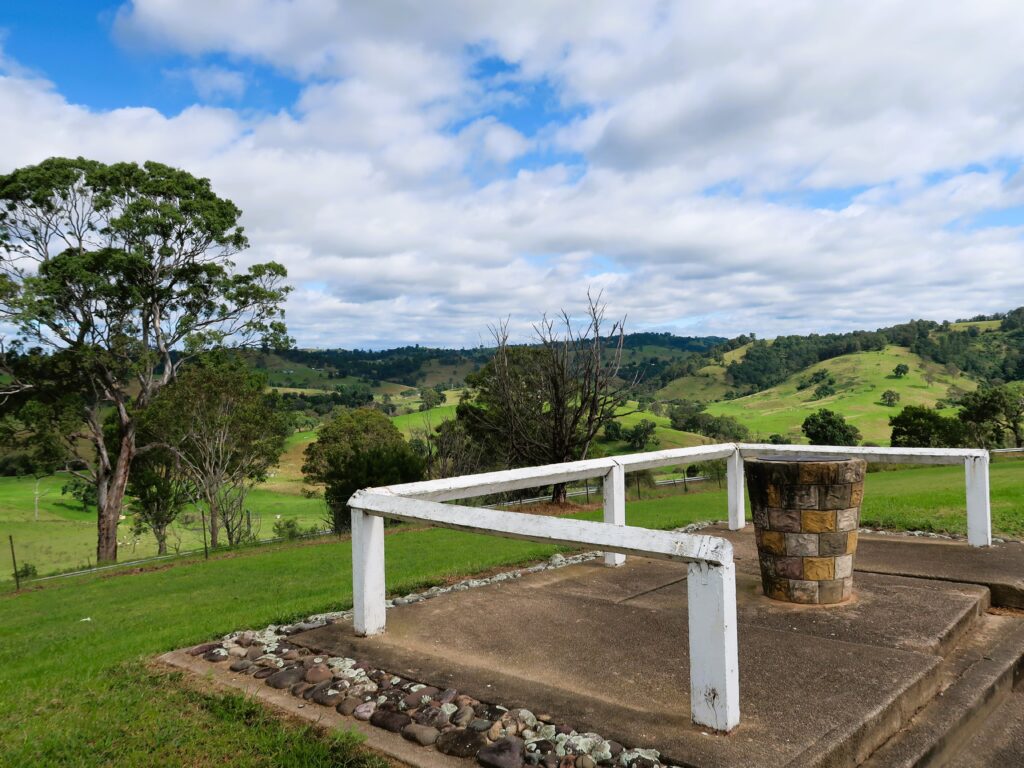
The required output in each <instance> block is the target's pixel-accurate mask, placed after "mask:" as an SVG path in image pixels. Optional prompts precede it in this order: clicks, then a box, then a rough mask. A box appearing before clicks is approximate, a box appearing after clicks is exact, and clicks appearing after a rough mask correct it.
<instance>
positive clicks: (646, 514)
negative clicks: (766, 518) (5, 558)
mask: <svg viewBox="0 0 1024 768" xmlns="http://www.w3.org/2000/svg"><path fill="white" fill-rule="evenodd" d="M696 496H697V494H694V498H696ZM702 509H703V507H702V506H700V505H692V506H690V507H686V508H683V507H680V506H675V507H674V508H670V507H666V506H665V505H655V504H654V503H647V502H644V503H637V504H633V505H630V510H629V513H630V517H631V521H632V522H633V523H635V524H647V525H651V526H656V527H661V528H664V527H672V526H675V525H681V524H684V523H686V522H689V521H690V520H691V519H693V516H694V515H696V514H701V510H702ZM598 514H599V512H597V511H592V512H586V513H583V515H584V516H587V517H591V518H593V517H595V516H597V515H598ZM554 551H555V548H554V547H551V546H547V545H538V544H533V543H529V542H521V541H512V540H509V539H495V538H491V537H484V536H479V535H473V534H467V533H460V532H456V531H445V530H439V529H431V530H423V529H419V530H417V529H408V528H406V529H398V530H395V531H393V532H391V533H390V534H389V536H388V538H387V583H388V587H389V589H390V590H393V591H395V592H399V593H402V592H407V591H409V590H412V589H415V588H419V587H424V586H426V585H429V584H435V583H441V582H443V581H445V580H449V579H454V578H458V577H462V576H466V575H469V574H472V573H475V572H479V571H481V570H484V569H487V568H492V567H495V566H509V565H512V564H515V563H520V562H525V561H529V560H534V559H537V558H542V557H547V556H549V555H550V554H552V553H553V552H554ZM350 554H351V549H350V547H349V545H348V543H347V542H338V541H337V540H333V539H332V540H331V541H330V542H321V543H316V544H306V545H300V546H294V545H293V546H284V545H280V546H272V547H263V548H260V549H257V550H243V551H239V552H237V553H231V554H224V555H219V556H215V557H214V558H213V559H211V560H210V561H209V562H203V561H190V562H177V563H175V564H174V565H172V566H170V567H165V568H160V569H151V570H146V571H143V572H141V573H136V574H132V575H118V576H107V577H96V576H90V577H75V578H73V579H71V580H67V581H63V582H59V583H53V584H50V585H48V586H46V587H45V588H35V589H32V590H30V591H27V592H24V593H21V594H18V595H11V594H6V595H0V600H2V601H3V603H2V605H3V616H4V634H5V636H7V637H12V638H18V642H17V643H13V642H5V643H3V644H0V690H3V692H4V696H3V697H2V699H0V765H4V766H40V765H69V766H72V765H73V766H122V765H147V766H151V765H152V766H157V765H194V766H213V765H233V766H300V765H301V766H328V765H330V766H346V765H351V766H352V768H359V764H358V763H355V764H353V763H351V762H350V761H352V760H357V759H359V757H358V755H357V754H356V753H354V752H353V750H352V748H351V743H350V742H348V741H340V742H331V741H324V740H321V739H317V738H314V737H312V736H311V735H310V734H309V733H308V732H306V731H305V730H302V729H298V728H295V727H293V726H290V725H288V724H281V723H278V722H276V721H274V720H271V719H270V718H268V717H266V716H265V715H264V714H263V712H262V711H261V710H260V709H259V708H258V707H257V706H255V705H250V704H247V703H246V702H244V701H243V700H241V699H239V698H237V697H223V696H213V695H203V694H199V693H195V692H193V691H191V690H189V689H187V688H184V687H183V686H182V685H180V682H179V677H178V676H177V675H166V674H161V675H154V674H152V673H148V672H147V671H146V670H145V669H144V668H143V663H144V659H145V657H147V656H151V655H153V654H156V653H160V652H162V651H166V650H170V649H173V648H178V647H182V646H187V645H190V644H193V643H196V642H199V641H201V640H204V639H207V638H212V637H215V636H218V635H221V634H223V633H226V632H228V631H231V630H233V629H237V628H240V627H262V626H265V625H266V624H268V623H271V622H282V621H287V620H291V619H294V618H297V617H301V616H306V615H309V614H311V613H314V612H318V611H323V610H336V609H342V608H347V607H349V606H350V605H351V601H352V594H351V560H350ZM84 619H88V620H87V621H83V620H84ZM375 765H378V764H375Z"/></svg>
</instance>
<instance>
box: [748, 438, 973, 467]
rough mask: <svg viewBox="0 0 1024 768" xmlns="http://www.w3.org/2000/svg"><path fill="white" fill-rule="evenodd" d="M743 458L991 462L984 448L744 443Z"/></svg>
mask: <svg viewBox="0 0 1024 768" xmlns="http://www.w3.org/2000/svg"><path fill="white" fill-rule="evenodd" d="M737 447H738V448H739V451H740V455H742V456H744V457H747V456H766V455H775V456H793V457H795V458H801V457H806V458H815V457H818V458H823V459H827V458H849V457H851V456H854V457H857V458H861V459H864V460H865V461H870V462H873V463H875V464H963V463H964V461H965V460H967V459H980V458H987V457H988V451H986V450H984V449H980V448H878V447H867V446H859V445H854V446H841V445H772V444H770V443H740V444H739V445H738V446H737Z"/></svg>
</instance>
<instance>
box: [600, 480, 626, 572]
mask: <svg viewBox="0 0 1024 768" xmlns="http://www.w3.org/2000/svg"><path fill="white" fill-rule="evenodd" d="M604 522H606V523H608V524H609V525H625V524H626V472H625V470H623V468H622V465H621V464H614V465H613V466H612V468H611V469H610V470H608V474H607V475H605V476H604ZM625 562H626V556H625V555H622V554H619V553H618V552H605V553H604V564H605V565H609V566H613V567H614V566H618V565H622V564H623V563H625Z"/></svg>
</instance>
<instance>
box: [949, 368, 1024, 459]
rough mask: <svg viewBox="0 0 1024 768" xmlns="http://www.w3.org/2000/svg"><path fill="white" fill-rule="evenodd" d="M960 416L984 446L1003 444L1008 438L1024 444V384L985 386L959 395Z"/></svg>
mask: <svg viewBox="0 0 1024 768" xmlns="http://www.w3.org/2000/svg"><path fill="white" fill-rule="evenodd" d="M959 405H960V419H961V420H962V421H963V422H964V423H965V424H967V425H968V428H969V430H970V433H971V437H972V439H973V440H974V441H975V444H976V445H979V446H982V447H1000V446H1002V445H1003V443H1004V441H1005V440H1006V439H1007V438H1009V440H1010V441H1011V444H1012V446H1013V447H1015V448H1020V447H1024V384H1021V383H1014V384H1005V385H1003V386H998V387H982V388H980V389H977V390H975V391H974V392H967V393H965V394H964V395H962V396H961V397H960V399H959Z"/></svg>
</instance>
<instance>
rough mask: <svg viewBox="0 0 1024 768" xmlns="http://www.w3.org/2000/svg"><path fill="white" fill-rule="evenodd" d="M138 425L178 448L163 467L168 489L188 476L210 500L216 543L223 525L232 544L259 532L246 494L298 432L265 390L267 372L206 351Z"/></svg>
mask: <svg viewBox="0 0 1024 768" xmlns="http://www.w3.org/2000/svg"><path fill="white" fill-rule="evenodd" d="M139 432H140V435H141V436H142V439H143V440H144V441H146V442H149V443H152V444H155V445H158V446H162V447H165V448H166V449H167V451H168V452H169V453H170V454H171V456H168V457H167V461H166V463H164V464H162V465H160V466H159V468H158V469H159V472H158V474H161V475H163V480H162V481H161V484H163V488H164V490H165V491H166V490H168V489H169V488H170V487H171V485H170V484H172V483H178V482H180V480H179V478H187V481H188V484H189V485H190V486H191V492H192V493H193V494H194V496H195V498H197V499H200V500H202V501H203V502H204V503H205V504H206V506H207V509H208V511H209V525H210V544H211V545H212V546H216V545H217V544H218V543H219V542H218V540H217V539H218V532H219V528H220V526H223V528H224V530H225V533H226V534H227V537H228V543H229V544H232V545H234V544H237V543H239V542H241V541H243V540H246V539H248V538H250V537H251V536H252V535H253V533H254V532H253V531H252V530H251V524H250V520H251V517H250V515H249V514H248V513H247V510H246V508H245V498H246V496H247V494H248V492H249V490H250V489H251V488H252V487H253V485H255V484H256V483H259V482H262V481H264V480H266V478H267V473H268V471H269V470H270V468H271V467H273V466H274V465H275V464H277V462H278V459H279V458H280V456H281V453H282V451H283V450H284V444H285V439H286V438H287V437H288V435H289V434H290V433H291V419H290V418H289V416H288V414H287V413H285V412H284V411H282V410H281V409H280V407H279V398H278V396H277V395H276V394H274V393H270V394H268V393H267V392H266V379H265V377H264V376H263V375H262V374H261V373H259V372H256V371H252V370H250V369H249V368H248V367H246V365H245V363H244V362H243V361H242V360H241V359H239V358H238V357H235V356H226V355H223V354H218V355H210V356H207V357H204V358H202V359H200V360H198V361H197V362H196V363H194V364H193V365H190V366H188V367H187V368H184V369H183V370H182V371H181V373H180V374H179V376H178V378H177V380H176V381H174V382H173V383H171V384H170V385H168V386H167V387H165V388H164V389H163V391H161V393H160V394H159V396H157V398H156V399H155V400H154V401H153V403H152V404H151V405H150V406H149V408H147V409H146V410H145V411H144V412H143V414H142V416H141V418H140V427H139ZM179 468H180V469H179ZM151 478H152V476H151ZM154 487H157V486H154Z"/></svg>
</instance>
